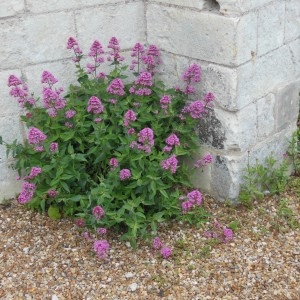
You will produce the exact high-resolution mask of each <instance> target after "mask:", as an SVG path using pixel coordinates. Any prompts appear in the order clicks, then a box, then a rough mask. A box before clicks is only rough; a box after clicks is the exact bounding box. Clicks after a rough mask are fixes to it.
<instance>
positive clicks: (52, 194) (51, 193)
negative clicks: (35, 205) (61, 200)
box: [48, 189, 58, 198]
mask: <svg viewBox="0 0 300 300" xmlns="http://www.w3.org/2000/svg"><path fill="white" fill-rule="evenodd" d="M57 195H58V191H56V190H53V189H51V190H49V191H48V196H49V197H51V198H54V197H56V196H57Z"/></svg>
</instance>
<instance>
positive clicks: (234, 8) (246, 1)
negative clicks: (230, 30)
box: [217, 0, 280, 15]
mask: <svg viewBox="0 0 300 300" xmlns="http://www.w3.org/2000/svg"><path fill="white" fill-rule="evenodd" d="M217 1H218V3H219V4H220V6H221V8H220V12H221V13H223V14H225V15H240V14H242V13H245V12H248V11H250V10H253V9H256V8H258V7H261V6H264V5H266V4H268V3H270V2H272V1H273V0H217ZM279 1H280V0H279Z"/></svg>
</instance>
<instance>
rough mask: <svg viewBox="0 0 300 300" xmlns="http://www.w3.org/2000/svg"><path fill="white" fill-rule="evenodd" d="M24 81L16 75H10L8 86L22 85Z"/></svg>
mask: <svg viewBox="0 0 300 300" xmlns="http://www.w3.org/2000/svg"><path fill="white" fill-rule="evenodd" d="M22 83H23V82H22V81H21V80H20V79H19V78H18V77H16V76H15V75H10V76H9V77H8V84H7V85H8V86H9V87H11V86H17V85H21V84H22Z"/></svg>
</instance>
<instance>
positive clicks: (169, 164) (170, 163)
mask: <svg viewBox="0 0 300 300" xmlns="http://www.w3.org/2000/svg"><path fill="white" fill-rule="evenodd" d="M177 165H178V160H177V158H176V155H175V154H173V155H172V156H171V157H169V158H167V159H165V160H163V161H162V162H161V167H162V168H163V169H165V170H170V172H171V173H172V174H174V173H175V172H176V170H177V168H178V166H177Z"/></svg>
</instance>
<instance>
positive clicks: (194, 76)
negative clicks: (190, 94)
mask: <svg viewBox="0 0 300 300" xmlns="http://www.w3.org/2000/svg"><path fill="white" fill-rule="evenodd" d="M200 80H201V69H200V66H198V65H197V64H192V65H190V66H189V67H188V68H187V70H186V71H185V72H184V74H183V81H186V82H187V83H194V82H199V81H200Z"/></svg>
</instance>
